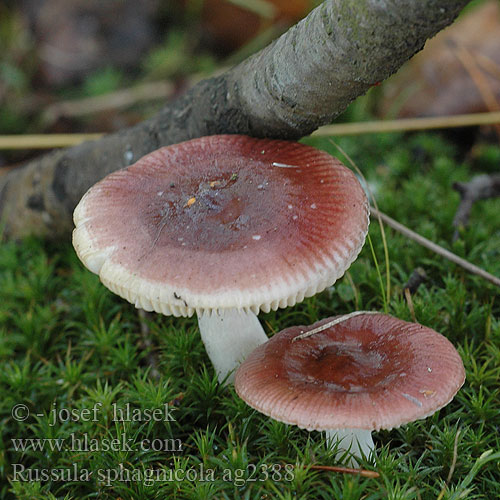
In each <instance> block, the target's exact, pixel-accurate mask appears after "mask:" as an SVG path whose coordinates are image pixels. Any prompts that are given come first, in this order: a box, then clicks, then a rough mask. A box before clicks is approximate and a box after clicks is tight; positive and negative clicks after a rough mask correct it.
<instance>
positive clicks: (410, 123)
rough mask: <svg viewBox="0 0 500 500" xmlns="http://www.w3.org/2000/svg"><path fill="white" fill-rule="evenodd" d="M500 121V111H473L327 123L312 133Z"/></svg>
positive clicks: (407, 129) (370, 131)
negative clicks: (448, 114) (444, 114)
mask: <svg viewBox="0 0 500 500" xmlns="http://www.w3.org/2000/svg"><path fill="white" fill-rule="evenodd" d="M496 123H500V111H495V112H491V113H471V114H465V115H453V116H433V117H429V118H403V119H400V120H376V121H367V122H358V123H339V124H335V125H326V126H324V127H321V128H319V129H318V130H316V131H315V132H313V133H312V135H313V136H316V137H321V136H330V135H334V136H343V135H360V134H376V133H383V132H410V131H414V130H428V129H436V128H456V127H473V126H479V125H494V124H496Z"/></svg>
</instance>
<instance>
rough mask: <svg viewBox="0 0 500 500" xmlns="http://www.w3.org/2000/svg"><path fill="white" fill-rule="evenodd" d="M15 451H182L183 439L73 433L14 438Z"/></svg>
mask: <svg viewBox="0 0 500 500" xmlns="http://www.w3.org/2000/svg"><path fill="white" fill-rule="evenodd" d="M11 441H12V446H13V448H14V450H15V451H20V452H26V451H64V450H70V451H80V452H86V451H90V452H99V451H114V452H117V451H136V450H141V451H165V452H173V453H175V452H181V451H182V449H183V448H182V441H181V440H180V439H175V438H155V439H147V438H146V439H142V440H141V441H138V442H136V441H134V439H133V438H129V437H127V435H126V434H125V433H123V434H122V435H121V436H120V437H119V438H113V439H111V438H110V439H108V438H99V439H96V438H91V437H89V435H88V434H87V433H83V434H76V433H71V434H70V436H69V437H68V438H24V439H23V438H13V439H11Z"/></svg>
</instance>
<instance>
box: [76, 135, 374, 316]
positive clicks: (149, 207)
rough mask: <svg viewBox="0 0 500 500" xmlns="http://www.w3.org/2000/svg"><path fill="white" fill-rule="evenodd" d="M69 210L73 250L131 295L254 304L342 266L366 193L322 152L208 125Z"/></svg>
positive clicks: (362, 216)
mask: <svg viewBox="0 0 500 500" xmlns="http://www.w3.org/2000/svg"><path fill="white" fill-rule="evenodd" d="M74 221H75V226H76V228H75V230H74V232H73V244H74V246H75V249H76V251H77V254H78V256H79V257H80V259H81V260H82V261H83V263H84V264H85V265H86V266H87V267H88V268H89V269H90V270H91V271H93V272H95V273H97V274H99V276H100V278H101V280H102V282H103V283H104V284H105V285H106V286H107V287H108V288H110V289H111V290H112V291H114V292H115V293H117V294H118V295H120V296H121V297H124V298H125V299H127V300H128V301H130V302H132V303H134V304H135V305H136V306H137V307H141V308H143V309H146V310H154V311H157V312H160V313H163V314H174V315H184V316H187V315H191V314H192V313H193V312H194V311H195V310H196V311H198V312H203V311H205V310H212V309H223V308H239V309H244V310H252V311H254V312H258V311H259V309H262V310H264V311H269V310H270V309H277V308H278V307H286V306H288V305H293V304H295V303H296V302H298V301H300V300H302V299H303V298H304V297H305V296H311V295H314V294H315V293H317V292H319V291H321V290H323V289H324V288H326V287H327V286H330V285H331V284H332V283H334V282H335V281H336V280H337V279H338V278H339V277H340V276H342V275H343V274H344V272H345V270H346V269H347V268H348V267H349V265H350V264H351V263H352V261H353V260H354V259H355V258H356V257H357V255H358V253H359V251H360V249H361V247H362V245H363V243H364V240H365V236H366V233H367V230H368V203H367V200H366V196H365V194H364V192H363V190H362V188H361V186H360V184H359V182H358V181H357V179H356V177H355V176H354V175H353V173H352V172H351V171H350V170H349V169H347V168H346V167H344V166H343V165H342V164H341V163H340V162H339V161H338V160H337V159H335V158H333V157H331V156H330V155H328V154H327V153H324V152H322V151H319V150H316V149H314V148H312V147H310V146H305V145H302V144H299V143H295V142H289V141H273V140H268V139H255V138H250V137H246V136H237V135H226V136H209V137H203V138H201V139H195V140H192V141H187V142H184V143H181V144H177V145H174V146H168V147H165V148H162V149H159V150H157V151H155V152H153V153H151V154H149V155H147V156H145V157H143V158H142V159H140V160H139V161H138V162H137V163H136V164H134V165H132V166H131V167H128V168H125V169H122V170H120V171H117V172H114V173H112V174H110V175H109V176H107V177H106V178H105V179H103V180H102V181H100V182H99V183H97V184H96V185H95V186H94V187H92V188H91V189H90V190H89V191H88V192H87V193H86V194H85V196H84V197H83V198H82V200H81V201H80V203H79V205H78V206H77V208H76V209H75V212H74Z"/></svg>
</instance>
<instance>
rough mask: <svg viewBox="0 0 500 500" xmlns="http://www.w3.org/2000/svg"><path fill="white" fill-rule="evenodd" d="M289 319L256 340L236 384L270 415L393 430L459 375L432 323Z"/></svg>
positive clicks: (441, 397) (458, 364)
mask: <svg viewBox="0 0 500 500" xmlns="http://www.w3.org/2000/svg"><path fill="white" fill-rule="evenodd" d="M332 319H334V318H327V319H325V320H322V321H319V322H317V323H315V324H314V325H312V326H311V327H302V326H294V327H291V328H287V329H286V330H283V331H281V332H279V333H278V334H276V335H275V336H274V337H272V338H271V340H269V341H268V342H266V343H265V344H263V345H261V346H259V347H258V348H257V349H255V351H253V352H252V354H251V355H250V356H249V357H248V358H247V359H246V360H245V362H244V363H243V364H242V365H241V366H240V368H239V369H238V371H237V373H236V378H235V389H236V392H237V393H238V394H239V396H240V397H241V398H242V399H243V400H245V401H246V402H247V403H248V404H249V405H250V406H252V407H253V408H255V409H257V410H259V411H260V412H262V413H264V414H265V415H268V416H270V417H272V418H274V419H276V420H280V421H282V422H286V423H288V424H295V425H298V426H299V427H302V428H306V429H310V430H311V429H315V430H333V429H346V428H351V429H367V430H378V429H392V428H394V427H399V426H400V425H402V424H405V423H408V422H412V421H414V420H417V419H421V418H425V417H427V416H429V415H431V414H432V413H434V412H435V411H437V410H438V409H440V408H442V407H443V406H445V405H447V404H448V403H449V402H450V401H451V399H452V398H453V396H454V395H455V394H456V392H457V391H458V389H459V388H460V387H461V386H462V384H463V383H464V380H465V371H464V367H463V364H462V360H461V359H460V356H459V355H458V353H457V351H456V349H455V348H454V347H453V345H452V344H451V343H450V342H449V341H448V340H447V339H446V338H445V337H443V336H442V335H440V334H439V333H437V332H435V331H434V330H432V329H430V328H427V327H425V326H422V325H420V324H417V323H408V322H406V321H402V320H399V319H397V318H394V317H391V316H387V315H384V314H364V315H360V316H356V317H352V318H350V319H347V320H346V321H344V322H342V323H339V324H337V325H335V326H333V327H330V328H328V329H326V330H323V331H321V332H318V333H315V334H313V335H311V336H309V337H306V338H303V339H297V341H293V339H294V338H295V337H297V336H298V335H300V334H301V333H303V332H304V331H308V330H311V329H313V328H315V327H318V326H321V325H323V324H325V323H327V322H329V321H331V320H332Z"/></svg>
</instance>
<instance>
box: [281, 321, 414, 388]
mask: <svg viewBox="0 0 500 500" xmlns="http://www.w3.org/2000/svg"><path fill="white" fill-rule="evenodd" d="M339 330H340V329H339V328H338V327H337V330H336V332H337V331H339ZM327 332H328V330H325V332H321V333H318V334H315V335H313V336H311V337H309V338H305V339H302V340H297V341H296V342H290V348H289V350H288V351H287V352H286V354H285V359H284V363H283V364H284V366H286V367H287V372H288V376H289V377H290V379H291V380H292V381H294V382H299V383H301V384H306V385H310V384H313V385H317V386H322V387H324V389H325V390H327V391H332V392H348V393H355V392H372V391H378V390H380V388H382V387H384V386H388V385H390V384H391V383H393V382H394V380H395V379H397V378H398V377H404V376H405V375H406V373H405V371H404V368H403V366H408V364H411V361H410V360H411V358H412V357H413V355H412V353H411V351H409V350H408V349H407V348H406V349H404V348H403V347H401V348H399V342H398V340H397V338H394V339H392V341H391V343H390V344H389V343H387V342H384V341H381V340H380V339H377V338H376V337H375V336H374V335H373V333H371V332H369V331H358V332H356V334H355V336H354V337H353V338H349V337H348V336H345V335H343V334H342V333H340V334H338V335H336V336H335V337H336V338H335V339H333V340H332V339H331V338H328V337H327V336H326V334H327ZM316 335H317V336H318V337H317V338H313V337H315V336H316ZM395 353H396V355H395Z"/></svg>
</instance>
